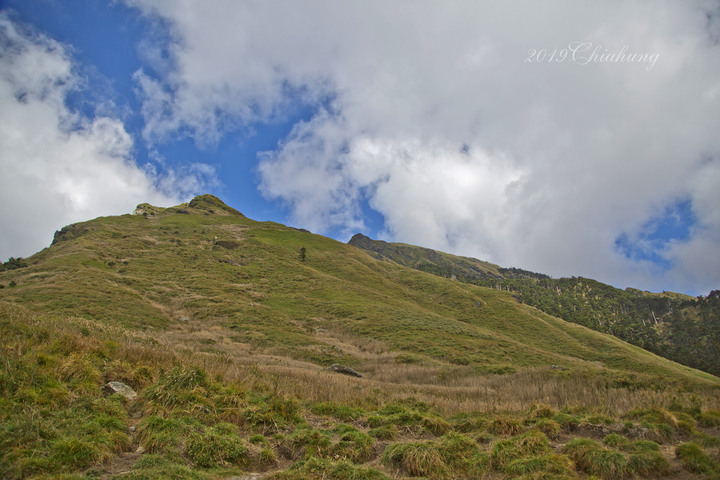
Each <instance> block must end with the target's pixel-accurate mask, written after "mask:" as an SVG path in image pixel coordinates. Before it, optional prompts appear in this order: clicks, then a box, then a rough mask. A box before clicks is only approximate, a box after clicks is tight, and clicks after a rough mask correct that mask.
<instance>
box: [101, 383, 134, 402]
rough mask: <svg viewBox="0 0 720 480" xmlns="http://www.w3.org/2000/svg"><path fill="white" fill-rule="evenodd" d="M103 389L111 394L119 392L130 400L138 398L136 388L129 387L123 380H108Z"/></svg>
mask: <svg viewBox="0 0 720 480" xmlns="http://www.w3.org/2000/svg"><path fill="white" fill-rule="evenodd" d="M103 390H104V391H105V392H107V393H108V394H109V395H112V394H113V393H117V394H119V395H122V396H123V397H125V398H127V399H128V400H135V399H136V398H137V393H135V390H133V389H132V388H130V387H128V386H127V385H125V384H124V383H123V382H108V383H106V384H105V386H104V387H103Z"/></svg>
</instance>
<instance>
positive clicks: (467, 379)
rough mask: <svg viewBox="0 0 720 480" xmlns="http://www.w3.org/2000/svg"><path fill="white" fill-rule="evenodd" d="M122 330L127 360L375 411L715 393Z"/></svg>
mask: <svg viewBox="0 0 720 480" xmlns="http://www.w3.org/2000/svg"><path fill="white" fill-rule="evenodd" d="M78 321H79V322H84V323H94V322H88V321H87V320H81V319H78ZM97 326H98V327H100V326H101V325H97ZM103 327H104V329H105V331H106V332H107V333H109V334H112V335H118V333H119V332H117V330H118V329H113V328H111V327H108V326H103ZM113 330H114V331H113ZM119 330H121V331H122V329H119ZM111 331H112V332H111ZM122 332H123V333H122V334H123V335H127V336H128V341H127V342H123V343H122V344H121V348H122V350H123V354H124V355H126V356H128V358H129V360H130V361H135V360H137V361H143V362H147V361H153V362H154V363H157V364H158V365H168V364H171V363H175V362H179V363H182V364H186V365H197V366H200V367H202V368H204V369H206V370H208V372H209V373H211V375H213V376H217V377H222V378H224V379H225V380H226V381H241V382H243V383H245V384H246V385H247V386H248V388H250V389H255V388H259V389H264V390H267V391H273V392H275V393H278V394H280V395H283V396H289V397H293V398H298V399H302V400H303V401H306V402H309V403H312V402H335V403H341V404H348V405H353V406H377V405H383V404H386V403H391V402H393V401H397V400H400V399H407V398H413V399H415V400H417V401H421V402H425V403H427V404H428V405H431V406H433V407H435V408H437V409H438V410H440V411H442V412H445V413H447V414H455V413H460V412H502V411H508V412H520V411H525V410H527V409H529V408H530V407H531V406H532V405H533V404H537V403H543V404H547V405H549V406H551V407H552V408H555V409H562V408H567V407H570V408H575V407H583V408H587V409H590V410H593V411H597V412H599V413H605V414H620V415H621V414H623V413H625V412H627V411H630V410H632V409H635V408H637V406H638V405H657V406H661V407H667V406H668V405H670V404H671V403H672V402H676V403H677V402H678V401H679V402H680V403H685V404H687V405H690V404H691V402H697V401H698V399H700V401H701V403H702V407H703V408H706V409H707V408H712V409H717V408H720V398H718V396H717V395H716V394H715V389H712V388H708V389H706V390H702V389H700V390H698V388H697V387H696V388H695V389H694V390H693V392H692V393H686V392H682V391H680V390H678V389H677V388H674V387H672V386H670V385H667V386H665V387H660V388H658V387H657V386H648V387H646V388H639V387H638V386H637V385H634V386H632V388H627V387H623V386H613V385H612V384H611V383H612V382H609V381H608V380H607V379H606V378H605V377H604V376H603V374H602V373H603V371H602V370H601V369H600V368H597V370H596V371H594V372H593V371H592V370H586V371H582V372H573V371H563V372H557V371H554V370H552V369H549V368H527V369H523V370H520V371H518V372H517V373H512V374H506V375H481V374H478V373H474V370H473V369H472V368H471V367H464V366H457V365H449V364H440V363H429V362H428V363H416V364H404V363H398V362H397V361H396V357H397V353H395V352H389V351H387V350H386V348H385V347H384V346H383V345H382V343H381V342H377V341H374V342H370V343H363V342H360V341H358V340H357V339H353V338H351V337H350V336H347V335H343V334H342V333H341V332H331V331H325V332H320V333H318V334H317V337H318V339H321V340H323V342H325V343H326V344H328V345H335V346H337V347H338V348H340V349H341V350H343V351H344V352H346V353H347V354H349V355H352V356H353V357H355V358H357V359H358V360H359V364H358V367H357V368H358V370H359V371H361V372H362V373H363V378H354V377H347V376H343V375H338V374H336V373H332V372H329V371H326V370H324V369H323V368H322V367H319V366H318V365H316V364H314V363H310V362H305V361H302V360H297V359H293V358H290V357H285V356H280V355H278V354H277V353H276V352H274V351H273V350H272V349H260V348H257V347H253V346H252V345H249V344H246V343H240V342H236V341H234V340H232V335H233V332H232V331H230V330H228V329H226V328H224V327H223V326H222V322H220V321H217V322H208V321H203V322H198V321H194V320H189V321H187V322H178V323H177V324H176V325H175V326H174V328H170V329H167V330H164V331H155V332H152V333H142V334H140V333H138V332H136V331H129V330H125V331H122ZM138 340H140V341H139V342H138Z"/></svg>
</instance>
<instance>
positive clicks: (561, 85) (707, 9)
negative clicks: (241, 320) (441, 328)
mask: <svg viewBox="0 0 720 480" xmlns="http://www.w3.org/2000/svg"><path fill="white" fill-rule="evenodd" d="M128 3H131V4H133V5H135V6H136V7H137V8H139V9H140V10H141V11H142V12H144V13H145V14H146V15H150V16H155V17H158V18H162V19H164V20H165V21H167V22H168V24H169V25H170V27H169V28H170V31H171V33H172V35H171V37H170V38H169V39H168V51H169V52H170V58H171V64H172V67H171V68H170V69H169V70H168V71H167V72H166V73H164V74H159V75H156V76H152V77H151V76H149V75H146V74H144V73H139V74H138V76H137V82H138V85H139V88H140V89H141V91H142V92H145V98H146V102H145V110H144V113H145V117H146V121H147V128H146V132H145V133H146V135H147V137H148V138H149V139H152V138H156V139H163V138H165V139H166V138H168V135H190V136H193V137H194V138H195V139H196V141H197V142H199V143H201V144H202V143H203V142H216V141H217V140H218V138H219V137H220V136H222V135H224V134H226V133H228V132H233V131H237V130H238V129H240V130H242V129H243V128H251V127H252V126H253V125H255V124H258V123H263V122H271V121H275V120H277V119H278V118H281V117H282V115H283V112H284V111H285V110H286V109H287V108H288V107H289V106H292V105H297V104H298V103H301V104H305V105H315V106H316V108H317V114H316V115H315V116H314V118H312V119H310V120H308V121H304V122H302V123H299V124H297V125H296V126H295V128H294V129H293V131H292V133H291V134H290V135H289V136H288V137H287V138H286V139H284V141H283V142H281V143H280V144H279V145H278V148H277V149H276V150H274V151H271V152H265V153H264V154H263V155H261V158H260V163H259V167H258V169H259V170H258V171H259V173H260V176H261V189H262V191H263V192H264V193H265V194H266V195H267V196H268V197H269V198H277V199H281V200H282V201H284V202H286V203H287V205H289V206H290V208H291V210H292V213H293V216H294V219H295V221H296V222H297V223H300V224H303V225H306V226H308V227H309V228H312V229H314V230H317V231H321V232H322V231H329V230H331V229H333V230H335V231H337V229H339V230H340V231H342V232H346V233H349V232H351V231H353V230H356V229H357V230H359V229H362V228H363V227H364V221H363V210H362V209H363V207H362V206H363V205H364V204H365V203H367V204H369V205H370V206H371V207H372V208H374V209H375V210H377V211H378V212H380V213H381V214H382V215H383V217H384V219H385V227H384V228H385V230H384V232H382V235H383V237H384V238H386V239H390V240H401V241H405V242H409V243H415V244H423V245H426V246H430V247H434V248H438V249H443V250H449V251H452V252H455V253H459V254H465V255H474V256H479V257H481V258H483V259H486V260H490V261H494V262H497V263H500V264H502V265H505V266H510V265H514V266H520V267H524V268H529V269H533V270H537V271H541V272H544V273H549V274H552V275H571V274H575V275H577V274H582V275H586V276H592V277H595V278H598V279H600V280H604V281H609V282H612V283H614V284H617V285H620V286H625V285H632V286H639V287H642V288H649V289H657V288H668V289H670V288H672V289H679V290H685V291H707V290H708V289H710V288H717V286H718V284H720V269H719V268H717V265H716V264H713V262H714V261H715V260H710V261H703V258H705V259H707V258H715V259H716V258H720V238H718V237H719V236H720V219H718V214H717V208H716V205H718V204H719V200H720V194H718V192H719V191H720V188H719V187H720V179H719V178H718V175H719V172H720V160H719V158H720V140H719V138H718V136H717V126H718V124H717V118H720V93H719V92H720V85H719V84H718V81H717V79H718V78H720V60H718V58H720V55H719V53H720V51H719V50H720V46H719V45H718V42H717V31H718V29H717V22H716V21H714V20H713V19H715V18H717V14H716V11H715V10H716V7H714V4H713V2H709V1H694V2H671V1H660V2H657V1H641V0H638V1H633V2H619V1H618V2H603V3H597V2H596V3H592V4H591V3H588V2H571V1H554V2H550V3H547V2H542V3H540V2H533V1H513V2H503V3H498V2H451V3H447V2H446V3H439V2H432V1H427V2H413V3H412V4H408V3H403V2H391V3H388V2H372V1H371V2H365V1H364V2H321V1H311V2H302V3H298V2H292V1H287V2H272V3H262V2H257V3H256V2H243V3H241V4H238V3H237V2H232V1H230V0H227V1H225V2H222V1H220V2H215V3H213V4H212V5H205V4H203V5H199V4H193V3H191V2H173V1H169V0H128ZM679 199H687V200H688V201H689V202H690V205H691V209H692V212H693V214H694V217H695V219H696V222H695V223H694V225H693V226H692V228H691V230H690V235H689V237H688V238H685V239H677V240H670V241H668V242H666V243H665V244H663V245H662V246H660V247H658V248H656V251H655V252H654V254H656V255H660V256H662V257H663V258H664V259H665V261H666V264H667V268H662V269H660V270H658V266H657V264H655V263H653V262H651V261H648V260H647V259H643V258H635V259H633V258H627V257H626V255H625V254H624V253H623V251H622V250H621V249H618V248H617V243H616V242H617V240H618V238H621V237H622V236H623V235H625V236H626V238H639V232H640V231H641V230H642V229H643V227H644V226H645V225H647V224H648V222H650V221H651V220H652V219H653V218H655V217H657V216H658V215H661V214H662V212H663V211H665V209H666V208H667V207H668V206H669V205H672V204H674V203H676V202H677V201H678V200H679Z"/></svg>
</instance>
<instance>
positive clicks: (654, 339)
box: [349, 234, 720, 375]
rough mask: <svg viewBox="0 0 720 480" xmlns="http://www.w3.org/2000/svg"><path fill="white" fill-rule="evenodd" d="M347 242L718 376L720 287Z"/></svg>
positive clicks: (362, 240) (375, 242)
mask: <svg viewBox="0 0 720 480" xmlns="http://www.w3.org/2000/svg"><path fill="white" fill-rule="evenodd" d="M349 243H350V244H351V245H353V246H356V247H358V248H362V249H364V250H366V251H368V252H370V254H371V255H373V256H374V257H375V258H378V259H382V260H386V261H392V262H395V263H398V264H400V265H405V266H408V267H411V268H415V269H418V270H422V271H425V272H429V273H433V274H435V275H439V276H444V277H447V278H456V279H458V280H460V281H462V282H466V283H471V284H474V285H483V286H487V287H494V288H497V289H503V290H507V291H511V292H512V293H513V295H514V296H515V298H517V299H518V300H519V301H521V302H523V303H527V304H529V305H532V306H534V307H537V308H538V309H540V310H542V311H543V312H545V313H548V314H550V315H554V316H557V317H560V318H563V319H565V320H567V321H570V322H574V323H578V324H580V325H584V326H587V327H589V328H592V329H594V330H597V331H600V332H603V333H609V334H611V335H614V336H616V337H618V338H620V339H622V340H625V341H627V342H629V343H632V344H634V345H637V346H639V347H642V348H644V349H646V350H649V351H652V352H654V353H657V354H658V355H662V356H664V357H666V358H669V359H671V360H673V361H676V362H679V363H682V364H685V365H688V366H691V367H694V368H698V369H701V370H704V371H706V372H709V373H712V374H714V375H720V291H714V292H711V293H710V295H708V296H707V297H698V298H693V297H690V296H687V295H681V294H677V293H671V292H664V293H662V294H652V293H649V292H643V291H640V290H637V289H631V288H629V289H626V290H620V289H617V288H614V287H611V286H610V285H606V284H603V283H601V282H598V281H596V280H592V279H587V278H582V277H573V278H560V279H553V278H550V277H548V276H547V275H543V274H538V273H533V272H528V271H525V270H521V269H516V268H501V267H498V266H496V265H492V264H488V263H486V262H481V261H479V260H475V259H471V258H465V257H457V256H455V255H450V254H447V253H442V252H436V251H434V250H430V249H427V248H422V247H415V246H411V245H405V244H395V243H387V242H383V241H379V240H372V239H370V238H368V237H365V236H364V235H361V234H358V235H355V236H354V237H353V238H352V239H351V240H350V242H349Z"/></svg>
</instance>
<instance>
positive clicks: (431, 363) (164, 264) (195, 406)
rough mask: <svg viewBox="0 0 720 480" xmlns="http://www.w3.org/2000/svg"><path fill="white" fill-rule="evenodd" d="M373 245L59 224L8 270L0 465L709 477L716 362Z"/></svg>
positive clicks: (254, 229)
mask: <svg viewBox="0 0 720 480" xmlns="http://www.w3.org/2000/svg"><path fill="white" fill-rule="evenodd" d="M387 248H388V250H387V251H386V252H385V253H383V255H387V256H389V255H390V252H391V251H392V252H400V253H402V254H403V255H405V256H407V257H408V258H410V259H414V260H413V261H416V262H426V261H427V262H430V261H431V260H432V264H433V265H436V266H437V267H438V268H446V267H448V266H452V265H455V264H456V263H457V268H458V270H457V273H456V274H455V275H456V278H458V280H459V279H461V277H462V278H463V279H464V276H469V275H477V276H478V278H480V277H481V276H484V277H482V278H485V279H486V280H488V281H506V280H507V278H508V274H507V273H506V272H505V271H504V270H503V269H501V268H499V267H497V266H494V265H491V264H488V263H484V262H480V261H477V260H473V259H463V258H460V257H454V256H450V255H447V254H441V253H438V252H432V251H430V250H424V249H417V247H410V246H398V245H394V246H393V245H390V246H389V247H387ZM377 255H378V253H377V252H369V251H367V250H363V249H360V248H356V247H355V246H353V245H347V244H343V243H341V242H337V241H335V240H332V239H329V238H326V237H323V236H320V235H314V234H312V233H310V232H307V231H303V230H298V229H295V228H290V227H286V226H283V225H280V224H277V223H273V222H259V221H255V220H251V219H249V218H247V217H245V216H244V215H242V214H241V213H240V212H238V211H237V210H235V209H233V208H231V207H228V206H227V205H225V204H224V203H223V202H222V201H221V200H220V199H218V198H216V197H214V196H211V195H202V196H199V197H196V198H194V199H193V200H192V201H191V202H189V203H187V204H182V205H178V206H175V207H171V208H159V207H154V206H152V205H148V204H141V205H139V206H138V208H137V209H136V210H135V212H134V214H132V215H130V214H128V215H122V216H116V217H101V218H97V219H95V220H90V221H87V222H81V223H76V224H73V225H68V226H66V227H64V228H62V229H61V230H59V231H58V232H56V234H55V236H54V239H53V242H52V245H51V246H50V247H48V248H46V249H44V250H42V251H41V252H38V253H37V254H35V255H33V256H31V257H29V258H26V259H13V261H12V262H8V263H11V268H3V269H2V270H1V271H0V287H2V288H0V337H1V338H2V339H3V342H2V349H1V350H0V477H2V478H59V477H60V476H62V475H65V477H63V478H117V479H140V478H226V477H228V476H231V475H241V474H242V475H246V474H249V472H252V473H253V474H254V475H255V474H256V475H255V476H253V477H250V478H267V479H275V480H281V479H305V478H310V479H316V478H317V479H320V478H332V479H338V480H342V479H351V478H370V479H386V478H391V477H392V478H409V477H418V476H424V477H426V478H438V479H445V478H477V477H479V476H489V477H490V478H501V477H505V476H511V477H512V476H523V475H524V476H525V477H523V478H541V477H542V478H546V477H547V476H548V475H554V476H555V477H557V478H580V477H583V476H585V475H596V476H598V477H601V478H617V477H618V476H620V477H622V476H625V477H630V476H650V477H652V476H654V477H658V476H666V477H668V478H672V476H673V475H677V478H685V477H683V475H685V474H687V472H694V471H696V470H697V469H698V468H707V469H709V470H707V471H708V472H714V471H716V469H718V470H717V471H720V465H718V462H717V461H716V460H714V459H713V458H712V453H713V451H714V450H712V449H714V448H717V445H719V444H720V430H718V428H719V427H720V412H719V411H717V409H718V408H719V407H720V401H718V398H720V395H718V393H720V379H718V378H717V377H715V376H712V375H709V374H707V373H704V372H701V371H698V370H695V369H692V368H689V367H687V366H683V365H680V364H677V363H674V362H672V361H670V360H667V359H665V358H661V357H659V356H657V355H654V354H652V353H650V352H647V351H645V350H642V349H640V348H637V347H635V346H632V345H629V344H628V343H625V342H623V341H621V340H619V339H617V338H615V337H613V336H610V335H606V334H604V333H601V332H597V331H594V330H592V329H589V328H586V327H584V326H582V325H577V324H574V323H570V322H566V321H564V320H562V319H560V318H558V317H554V316H552V315H549V314H547V313H545V312H543V311H541V310H539V309H538V308H535V307H533V306H531V305H528V304H527V302H522V303H521V302H519V301H518V300H517V298H515V297H516V296H517V294H514V293H512V292H508V291H507V290H502V289H498V288H495V287H494V286H493V287H486V286H481V285H473V284H470V283H467V282H462V281H457V280H453V279H450V278H444V277H442V276H439V275H436V274H430V273H427V272H423V271H419V270H417V269H416V268H409V267H408V266H405V265H401V264H399V263H398V262H397V261H392V262H391V261H386V260H379V259H378V258H376V257H377ZM392 255H395V253H392ZM398 255H399V253H398ZM453 268H454V267H453ZM338 372H340V373H343V372H344V373H353V374H356V375H359V376H348V375H342V374H339V373H338ZM108 382H122V383H124V384H126V385H127V386H129V387H131V388H132V389H134V390H135V391H136V392H137V394H138V396H137V397H132V396H131V397H130V398H125V397H123V396H122V395H121V394H118V393H115V394H108V393H104V388H109V386H112V385H115V384H112V385H111V384H109V383H108ZM106 384H107V385H106ZM603 441H605V443H603ZM642 442H645V443H642ZM661 443H664V444H666V445H667V446H668V448H669V450H668V448H666V449H665V450H662V449H661V448H660V446H659V445H660V444H661ZM676 451H677V452H676ZM676 453H677V454H676ZM698 459H699V460H698ZM693 462H695V463H693ZM697 462H700V464H702V465H704V467H697V466H695V465H696V464H698V463H697ZM702 462H705V463H702ZM693 469H695V470H693ZM238 478H248V477H238Z"/></svg>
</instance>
